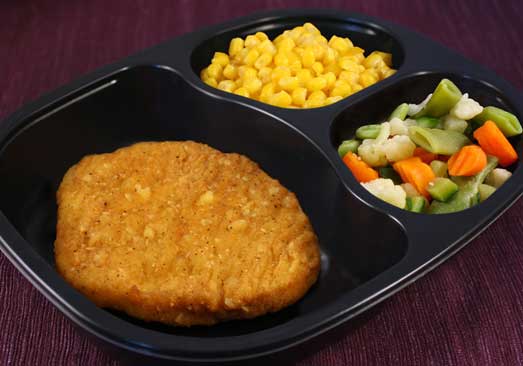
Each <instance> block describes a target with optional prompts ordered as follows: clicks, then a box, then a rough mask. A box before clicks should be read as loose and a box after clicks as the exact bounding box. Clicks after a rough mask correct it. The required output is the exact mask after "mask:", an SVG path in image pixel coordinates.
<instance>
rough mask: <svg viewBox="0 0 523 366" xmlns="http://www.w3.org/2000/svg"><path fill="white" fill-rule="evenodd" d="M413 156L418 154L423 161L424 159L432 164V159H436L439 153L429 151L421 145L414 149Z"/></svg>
mask: <svg viewBox="0 0 523 366" xmlns="http://www.w3.org/2000/svg"><path fill="white" fill-rule="evenodd" d="M413 156H418V157H419V158H420V159H421V161H423V162H424V163H426V164H430V162H431V161H432V160H436V159H437V158H438V154H434V153H431V152H430V151H427V150H425V149H424V148H422V147H419V146H418V147H417V148H415V149H414V154H413Z"/></svg>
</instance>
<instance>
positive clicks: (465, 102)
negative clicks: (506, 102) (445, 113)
mask: <svg viewBox="0 0 523 366" xmlns="http://www.w3.org/2000/svg"><path fill="white" fill-rule="evenodd" d="M481 112H483V107H482V106H481V105H480V104H479V103H478V102H476V101H475V100H474V99H472V98H469V95H468V94H467V93H465V94H463V96H462V97H461V99H460V100H459V102H457V103H456V105H455V106H454V107H452V109H451V110H450V114H451V115H453V116H454V117H457V118H459V119H464V120H469V119H471V118H474V117H476V116H477V115H478V114H480V113H481Z"/></svg>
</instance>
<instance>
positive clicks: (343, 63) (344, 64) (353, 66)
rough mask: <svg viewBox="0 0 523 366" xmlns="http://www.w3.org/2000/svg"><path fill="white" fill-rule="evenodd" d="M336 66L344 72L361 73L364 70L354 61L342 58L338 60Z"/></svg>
mask: <svg viewBox="0 0 523 366" xmlns="http://www.w3.org/2000/svg"><path fill="white" fill-rule="evenodd" d="M338 65H339V66H340V67H341V68H342V69H343V70H346V71H354V72H362V71H363V70H365V68H364V67H363V66H361V65H360V64H358V63H357V62H355V61H354V59H352V58H350V57H347V56H343V57H341V58H340V59H339V61H338Z"/></svg>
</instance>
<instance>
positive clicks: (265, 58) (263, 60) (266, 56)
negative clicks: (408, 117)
mask: <svg viewBox="0 0 523 366" xmlns="http://www.w3.org/2000/svg"><path fill="white" fill-rule="evenodd" d="M271 62H272V55H271V54H270V53H268V52H267V53H262V54H261V55H260V57H258V59H257V60H256V61H254V67H255V68H257V69H258V70H260V69H262V68H263V67H265V66H267V65H270V63H271Z"/></svg>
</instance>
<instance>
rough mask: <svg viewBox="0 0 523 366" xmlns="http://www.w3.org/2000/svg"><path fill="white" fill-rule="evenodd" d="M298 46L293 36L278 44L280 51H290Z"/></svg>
mask: <svg viewBox="0 0 523 366" xmlns="http://www.w3.org/2000/svg"><path fill="white" fill-rule="evenodd" d="M295 46H296V43H294V41H293V40H292V38H291V37H285V38H284V39H283V40H282V41H281V42H280V44H279V45H278V51H280V52H290V51H292V49H293V48H294V47H295Z"/></svg>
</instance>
